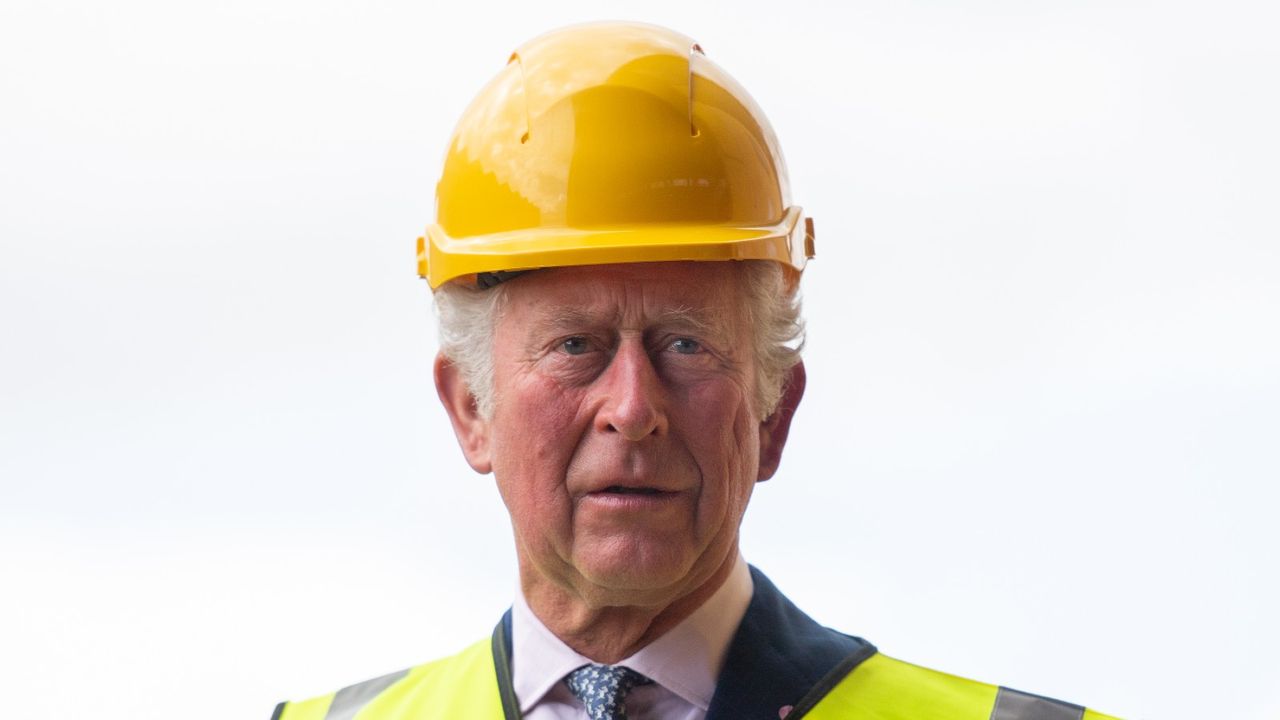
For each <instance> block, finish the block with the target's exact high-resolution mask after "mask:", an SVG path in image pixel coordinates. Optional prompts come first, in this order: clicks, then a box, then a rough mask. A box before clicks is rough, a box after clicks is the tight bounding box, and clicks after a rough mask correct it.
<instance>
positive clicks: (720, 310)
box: [502, 262, 746, 331]
mask: <svg viewBox="0 0 1280 720" xmlns="http://www.w3.org/2000/svg"><path fill="white" fill-rule="evenodd" d="M738 266H739V263H733V262H662V263H624V264H615V265H584V266H577V267H565V268H551V269H546V270H539V271H537V272H532V273H528V274H527V275H524V276H521V277H520V278H517V279H516V280H513V281H511V282H510V283H509V284H508V287H507V288H505V291H506V293H507V298H506V303H505V305H506V307H505V308H504V312H503V316H504V320H509V321H511V322H504V323H502V325H505V326H507V327H508V328H509V329H512V330H517V331H518V330H519V329H520V328H521V327H523V326H524V325H526V324H528V323H548V322H550V323H559V322H583V323H586V322H593V323H599V324H611V325H647V324H652V323H655V322H661V321H664V320H670V319H672V318H674V317H682V318H685V319H687V320H688V321H690V322H693V323H695V324H696V323H703V324H706V325H708V326H719V327H720V328H722V329H729V328H732V327H736V326H738V325H739V321H742V320H745V313H746V302H745V294H744V292H743V273H742V269H741V268H740V267H738Z"/></svg>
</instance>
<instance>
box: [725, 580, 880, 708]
mask: <svg viewBox="0 0 1280 720" xmlns="http://www.w3.org/2000/svg"><path fill="white" fill-rule="evenodd" d="M751 579H752V581H753V582H754V583H755V592H754V594H753V595H752V597H751V603H750V604H749V605H748V606H747V612H746V615H744V616H743V618H742V624H741V625H739V626H738V632H737V634H735V635H734V637H733V640H732V642H730V644H729V653H728V655H727V656H726V658H725V664H724V669H723V670H721V672H720V678H719V680H718V681H717V683H716V693H715V695H714V696H713V697H712V698H711V706H710V708H708V710H707V720H757V719H758V720H778V719H779V711H780V710H781V709H782V708H784V707H786V706H788V705H790V706H793V707H795V712H796V713H797V714H795V715H792V718H797V717H799V715H800V714H803V713H804V712H805V711H807V710H808V708H809V707H812V705H813V704H814V702H816V700H817V699H818V697H806V696H807V695H810V692H811V691H814V694H815V695H820V694H825V692H826V690H829V689H830V688H831V686H833V685H834V684H835V683H836V682H838V681H839V680H840V679H841V678H842V677H844V675H847V674H848V673H849V671H851V670H852V669H853V668H854V667H856V666H857V665H858V663H860V662H862V661H863V660H865V659H867V658H869V657H871V656H872V655H874V654H875V652H876V649H875V646H873V645H872V644H871V643H869V642H867V641H866V640H863V639H862V638H856V637H851V636H849V635H844V634H842V633H838V632H836V631H835V630H831V629H828V628H825V627H823V626H821V625H819V624H818V623H816V622H814V620H813V619H812V618H810V617H809V616H808V615H805V614H804V612H802V611H801V610H800V608H798V607H796V606H795V605H794V604H792V602H791V601H790V600H788V599H787V598H786V596H784V595H783V594H782V593H781V592H779V591H778V588H776V587H774V585H773V583H771V582H769V579H768V578H767V577H765V576H764V573H762V572H760V571H759V570H757V569H755V568H754V567H753V568H751Z"/></svg>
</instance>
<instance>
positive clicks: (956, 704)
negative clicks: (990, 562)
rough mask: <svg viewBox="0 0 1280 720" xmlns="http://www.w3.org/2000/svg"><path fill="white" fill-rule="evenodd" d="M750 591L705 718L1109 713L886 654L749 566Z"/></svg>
mask: <svg viewBox="0 0 1280 720" xmlns="http://www.w3.org/2000/svg"><path fill="white" fill-rule="evenodd" d="M752 579H753V581H754V582H755V594H754V597H753V598H752V600H751V605H750V606H749V607H748V609H747V614H746V616H745V617H744V618H743V621H742V625H741V626H740V627H739V629H738V633H737V635H736V636H735V638H734V640H733V643H732V644H731V646H730V649H729V653H728V657H727V658H726V662H725V667H724V670H723V672H722V673H721V675H720V680H719V683H718V685H717V688H716V697H715V698H714V699H713V701H712V706H713V707H712V710H713V712H709V713H708V717H713V716H714V717H724V718H728V717H751V716H764V717H771V716H781V714H782V711H783V710H784V709H786V708H790V710H789V711H788V712H789V715H788V716H787V717H788V718H789V720H798V718H801V717H803V718H805V719H806V720H836V719H837V718H838V719H839V720H1114V718H1110V716H1107V715H1102V714H1099V713H1096V712H1094V711H1091V710H1088V709H1087V708H1084V707H1082V706H1080V705H1073V704H1071V703H1065V702H1060V701H1057V700H1052V699H1049V698H1044V697H1040V696H1038V695H1032V694H1029V693H1024V692H1020V691H1017V690H1013V689H1010V688H1006V687H1001V686H998V685H991V684H988V683H983V682H979V681H976V680H969V679H966V678H963V677H960V676H957V675H950V674H948V673H943V672H939V671H936V670H931V669H929V668H925V667H921V666H919V665H913V664H911V663H907V662H903V661H901V660H897V659H894V658H892V657H889V656H887V655H884V654H883V653H881V652H879V651H878V650H877V648H876V647H875V646H874V645H872V644H871V643H869V642H867V641H866V640H863V639H861V638H858V637H853V636H850V635H845V634H844V633H840V632H837V631H835V630H832V629H830V628H827V627H823V626H822V625H820V624H819V623H817V622H815V621H814V620H813V619H811V618H810V617H809V616H808V615H806V614H805V613H804V612H803V611H801V610H800V609H799V608H797V607H796V606H795V605H794V604H792V603H791V601H790V600H788V599H787V598H786V596H784V595H783V594H782V593H781V592H780V591H779V590H778V589H777V588H776V587H774V585H773V584H772V583H771V582H769V580H768V578H766V577H765V576H764V574H763V573H761V572H760V571H758V570H755V569H754V568H753V569H752Z"/></svg>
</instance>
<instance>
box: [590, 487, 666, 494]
mask: <svg viewBox="0 0 1280 720" xmlns="http://www.w3.org/2000/svg"><path fill="white" fill-rule="evenodd" d="M598 492H599V493H608V494H612V495H664V494H666V493H664V492H663V491H661V490H659V489H657V488H651V487H626V486H623V485H610V486H609V487H607V488H605V489H603V490H600V491H598ZM593 494H596V493H593Z"/></svg>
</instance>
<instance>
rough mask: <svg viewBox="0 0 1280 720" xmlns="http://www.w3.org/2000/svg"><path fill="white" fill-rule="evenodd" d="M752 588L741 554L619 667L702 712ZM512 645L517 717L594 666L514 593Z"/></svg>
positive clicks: (713, 687) (707, 702)
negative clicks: (695, 604) (698, 599)
mask: <svg viewBox="0 0 1280 720" xmlns="http://www.w3.org/2000/svg"><path fill="white" fill-rule="evenodd" d="M753 589H754V588H753V585H752V581H751V572H750V571H749V570H748V569H747V563H746V561H744V560H743V559H742V556H741V555H739V556H738V559H737V561H736V562H735V563H734V567H733V570H731V571H730V572H729V577H728V578H726V579H725V581H724V583H723V584H722V585H721V586H720V587H719V589H717V590H716V591H715V593H713V594H712V595H711V597H710V598H709V599H708V600H707V601H706V602H704V603H703V604H702V606H701V607H699V608H698V609H697V610H695V611H693V613H692V614H690V615H689V617H687V618H685V619H684V620H682V621H680V624H678V625H676V626H675V627H674V628H671V630H669V631H667V632H666V633H665V634H663V635H662V636H661V637H659V638H658V639H657V640H654V641H653V642H651V643H649V644H648V645H646V646H644V647H643V648H641V649H640V650H638V651H637V652H636V653H635V654H634V655H632V656H631V657H628V658H626V659H625V660H623V661H622V662H620V663H618V664H619V665H626V666H627V667H629V668H631V669H632V670H635V671H636V672H638V673H641V674H643V675H646V676H648V677H649V678H651V679H652V680H653V681H654V682H656V683H658V684H659V685H661V686H662V687H664V688H666V689H667V690H670V691H671V692H673V693H675V694H676V695H679V696H680V697H681V698H683V699H684V700H685V701H686V702H688V703H690V704H692V705H695V706H697V707H699V708H701V709H702V710H703V711H705V710H706V709H707V707H708V706H709V705H710V704H711V697H712V695H714V694H715V689H716V678H717V677H719V675H720V669H721V667H722V666H723V665H724V658H725V654H726V653H727V652H728V650H729V642H730V641H731V640H733V635H734V632H736V631H737V629H738V625H739V623H741V622H742V616H743V615H744V614H745V613H746V611H747V605H748V604H749V603H750V602H751V594H752V591H753ZM511 643H512V658H511V675H512V678H511V682H512V686H513V688H514V689H515V691H516V697H518V698H519V699H520V711H521V713H527V712H529V710H530V709H531V708H532V707H533V706H534V705H537V704H538V702H539V701H541V700H542V698H543V697H544V696H545V695H546V694H547V692H549V691H550V690H551V689H552V688H553V687H555V685H556V684H557V683H559V682H560V681H561V680H562V679H563V678H564V676H565V675H567V674H569V673H570V672H572V671H574V670H576V669H577V668H579V667H582V666H583V665H587V664H590V663H591V662H592V660H591V659H590V658H587V657H584V656H582V655H579V654H578V653H577V652H575V651H574V650H573V648H570V647H569V646H568V645H565V644H564V642H563V641H561V640H560V638H558V637H556V636H555V634H554V633H552V632H551V631H550V630H548V629H547V627H546V626H545V625H543V624H542V621H541V620H539V619H538V618H537V616H536V615H534V614H533V611H532V610H531V609H530V608H529V604H528V603H527V602H526V601H525V599H524V594H523V593H516V601H515V603H514V605H513V606H512V608H511Z"/></svg>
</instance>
